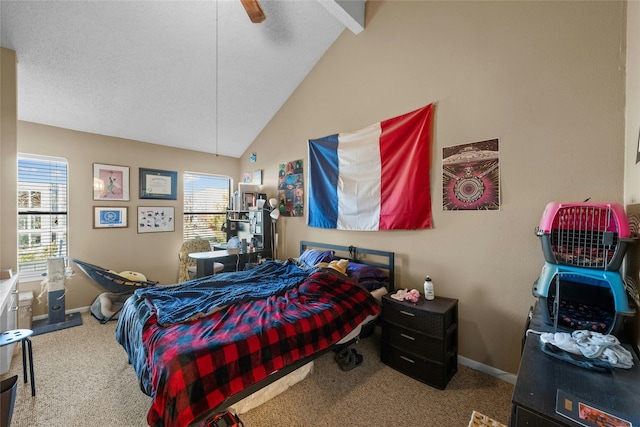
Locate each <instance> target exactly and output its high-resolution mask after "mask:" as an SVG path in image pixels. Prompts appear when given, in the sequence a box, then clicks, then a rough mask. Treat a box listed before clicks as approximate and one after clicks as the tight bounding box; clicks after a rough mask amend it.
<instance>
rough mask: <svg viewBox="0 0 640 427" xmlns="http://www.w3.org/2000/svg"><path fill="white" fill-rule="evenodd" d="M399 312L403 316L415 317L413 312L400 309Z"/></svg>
mask: <svg viewBox="0 0 640 427" xmlns="http://www.w3.org/2000/svg"><path fill="white" fill-rule="evenodd" d="M400 313H402V314H404V315H405V316H411V317H415V314H413V313H409V312H408V311H404V310H400Z"/></svg>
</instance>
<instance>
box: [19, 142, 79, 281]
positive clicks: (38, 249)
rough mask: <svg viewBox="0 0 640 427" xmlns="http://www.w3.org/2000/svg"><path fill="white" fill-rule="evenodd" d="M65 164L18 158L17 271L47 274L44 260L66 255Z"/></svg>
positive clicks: (47, 159)
mask: <svg viewBox="0 0 640 427" xmlns="http://www.w3.org/2000/svg"><path fill="white" fill-rule="evenodd" d="M67 182H68V179H67V161H66V160H65V159H62V158H56V157H44V156H34V155H28V154H19V155H18V270H19V271H20V272H21V273H29V272H32V273H38V274H40V273H41V272H44V271H46V270H47V259H48V258H52V257H65V256H67V254H68V241H67V239H68V228H67V223H68V221H67V206H68V197H67V195H68V192H67V187H68V184H67Z"/></svg>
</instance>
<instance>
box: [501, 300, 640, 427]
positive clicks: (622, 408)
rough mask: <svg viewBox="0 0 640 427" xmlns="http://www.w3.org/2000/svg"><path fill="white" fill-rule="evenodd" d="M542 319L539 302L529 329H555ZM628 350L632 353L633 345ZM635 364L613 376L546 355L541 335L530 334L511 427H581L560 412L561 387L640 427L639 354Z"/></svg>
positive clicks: (514, 403) (523, 355)
mask: <svg viewBox="0 0 640 427" xmlns="http://www.w3.org/2000/svg"><path fill="white" fill-rule="evenodd" d="M541 315H542V313H541V312H540V308H539V307H538V304H536V308H535V309H534V313H533V317H532V319H531V324H530V329H533V330H536V331H552V330H553V328H552V327H549V326H548V325H546V324H544V322H542V320H541ZM625 348H627V350H630V351H631V352H632V353H633V351H632V350H631V346H626V345H625ZM633 363H634V366H633V368H631V369H614V370H613V372H612V373H603V372H595V371H590V370H588V369H585V368H580V367H578V366H575V365H572V364H570V363H568V362H565V361H562V360H558V359H555V358H553V357H551V356H549V355H547V354H545V353H543V352H542V350H541V349H540V338H539V336H538V335H535V334H529V336H528V337H527V338H526V341H525V345H524V349H523V352H522V358H521V360H520V369H519V370H518V380H517V382H516V386H515V388H514V391H513V397H512V399H511V400H512V403H513V406H512V412H511V424H510V425H511V427H521V426H531V427H580V426H581V424H578V423H576V422H573V421H571V420H569V419H568V418H566V417H564V416H562V415H560V414H558V413H556V395H557V392H558V389H560V390H562V391H564V392H566V393H568V394H570V395H573V396H575V397H576V398H578V399H580V400H581V401H584V402H585V403H588V404H591V405H592V406H595V407H597V408H598V409H602V410H604V411H605V412H609V413H610V414H612V415H615V416H617V417H619V418H622V419H625V420H627V421H629V422H631V423H632V424H633V425H634V426H640V362H639V361H638V358H637V355H636V354H635V353H634V356H633Z"/></svg>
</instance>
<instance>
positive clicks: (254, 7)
mask: <svg viewBox="0 0 640 427" xmlns="http://www.w3.org/2000/svg"><path fill="white" fill-rule="evenodd" d="M240 1H241V2H242V5H243V6H244V10H246V11H247V15H249V19H251V22H253V23H254V24H259V23H261V22H262V21H264V20H265V18H266V17H265V16H264V12H263V11H262V8H261V7H260V3H258V0H240Z"/></svg>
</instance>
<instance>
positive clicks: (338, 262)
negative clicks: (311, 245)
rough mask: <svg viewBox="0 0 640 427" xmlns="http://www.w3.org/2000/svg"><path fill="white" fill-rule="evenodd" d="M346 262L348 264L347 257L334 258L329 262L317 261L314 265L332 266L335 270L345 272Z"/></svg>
mask: <svg viewBox="0 0 640 427" xmlns="http://www.w3.org/2000/svg"><path fill="white" fill-rule="evenodd" d="M347 264H349V260H348V259H334V260H333V261H331V262H319V263H317V264H316V265H314V267H328V268H333V269H334V270H336V271H339V272H340V273H342V274H347Z"/></svg>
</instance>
